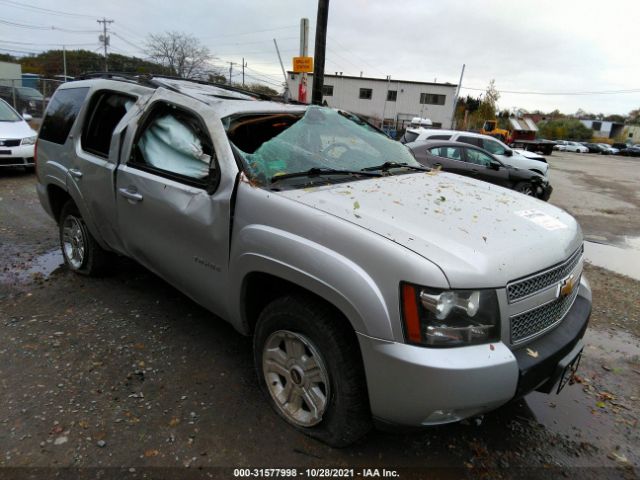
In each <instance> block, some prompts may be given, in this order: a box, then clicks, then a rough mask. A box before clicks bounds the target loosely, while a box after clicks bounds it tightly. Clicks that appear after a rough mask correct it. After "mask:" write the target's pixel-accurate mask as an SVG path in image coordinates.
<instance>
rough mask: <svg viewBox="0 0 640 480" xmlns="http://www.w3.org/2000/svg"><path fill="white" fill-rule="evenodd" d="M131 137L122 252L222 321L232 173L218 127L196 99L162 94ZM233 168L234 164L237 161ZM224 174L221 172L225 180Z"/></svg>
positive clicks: (123, 189) (121, 215)
mask: <svg viewBox="0 0 640 480" xmlns="http://www.w3.org/2000/svg"><path fill="white" fill-rule="evenodd" d="M137 125H139V126H138V128H137V130H136V131H135V132H134V133H133V136H132V137H130V138H129V141H130V142H131V143H130V144H129V145H130V146H129V148H128V152H129V157H128V159H127V161H126V163H120V164H119V166H118V169H117V173H116V192H115V195H116V208H117V214H118V227H119V232H120V235H121V238H122V241H123V243H124V246H125V249H126V252H127V254H128V255H129V256H131V257H133V258H135V259H136V260H137V261H138V262H140V263H141V264H143V265H144V266H146V267H147V268H148V269H150V270H151V271H153V272H155V273H157V274H158V275H159V276H161V277H162V278H164V279H165V280H167V281H168V282H169V283H171V284H172V285H173V286H175V287H176V288H178V289H179V290H181V291H182V292H184V293H185V294H187V295H188V296H190V297H191V298H192V299H194V300H195V301H196V302H198V303H200V304H201V305H203V306H205V307H206V308H207V309H209V310H211V311H213V312H215V313H217V314H218V315H221V316H226V296H227V294H226V288H227V287H226V284H227V278H228V259H229V235H230V208H231V205H230V201H231V195H232V191H233V188H234V179H235V176H236V174H237V167H235V168H236V171H235V172H230V171H227V172H221V165H223V166H225V168H227V169H228V170H230V169H231V165H230V163H229V162H227V163H221V162H219V161H218V152H221V151H223V153H224V155H227V157H226V158H228V154H229V153H230V147H229V145H228V141H227V137H226V134H225V132H224V129H223V126H222V122H221V121H220V119H219V118H218V117H217V116H215V115H214V114H213V113H212V112H211V109H210V107H208V106H206V105H205V104H204V103H201V102H199V101H197V100H195V99H190V98H188V97H186V96H184V95H180V94H177V93H173V92H170V91H167V90H165V89H159V91H158V92H157V93H156V94H154V96H153V97H152V98H151V99H150V101H149V104H148V106H147V108H146V110H145V112H144V114H143V115H142V116H141V117H140V118H139V120H138V121H137ZM234 166H235V164H234ZM222 173H226V175H223V174H222Z"/></svg>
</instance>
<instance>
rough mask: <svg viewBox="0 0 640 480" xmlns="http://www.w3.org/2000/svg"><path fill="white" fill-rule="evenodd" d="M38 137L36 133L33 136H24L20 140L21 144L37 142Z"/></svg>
mask: <svg viewBox="0 0 640 480" xmlns="http://www.w3.org/2000/svg"><path fill="white" fill-rule="evenodd" d="M37 139H38V137H37V136H36V135H34V136H33V137H24V138H23V139H22V141H21V142H20V145H33V144H35V143H36V140H37Z"/></svg>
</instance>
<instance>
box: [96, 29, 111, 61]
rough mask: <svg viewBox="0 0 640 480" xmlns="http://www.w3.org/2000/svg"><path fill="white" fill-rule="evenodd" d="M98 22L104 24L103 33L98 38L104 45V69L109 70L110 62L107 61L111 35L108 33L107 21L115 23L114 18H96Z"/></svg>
mask: <svg viewBox="0 0 640 480" xmlns="http://www.w3.org/2000/svg"><path fill="white" fill-rule="evenodd" d="M96 21H97V22H98V23H101V24H102V35H100V36H99V37H98V38H99V40H100V41H101V42H102V45H104V71H105V72H108V71H109V63H108V61H107V46H108V45H109V35H107V23H113V20H107V19H106V18H105V17H102V20H96Z"/></svg>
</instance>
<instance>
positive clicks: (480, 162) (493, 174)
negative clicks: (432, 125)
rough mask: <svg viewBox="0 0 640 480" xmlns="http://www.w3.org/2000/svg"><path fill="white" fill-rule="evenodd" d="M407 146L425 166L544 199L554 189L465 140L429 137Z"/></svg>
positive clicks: (536, 177)
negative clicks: (424, 140)
mask: <svg viewBox="0 0 640 480" xmlns="http://www.w3.org/2000/svg"><path fill="white" fill-rule="evenodd" d="M406 147H407V148H408V149H409V150H410V151H411V153H413V156H414V157H415V158H416V160H418V162H420V163H421V164H422V165H425V166H427V167H434V168H442V169H443V170H444V171H446V172H451V173H457V174H458V175H464V176H466V177H471V178H477V179H478V180H484V181H485V182H489V183H493V184H495V185H500V186H502V187H506V188H511V189H513V190H515V191H516V192H520V193H524V194H525V195H530V196H532V197H536V198H539V199H541V200H545V201H546V200H548V199H549V197H550V196H551V191H552V190H553V188H552V187H551V185H549V182H548V181H547V180H546V179H545V178H544V177H543V176H542V175H540V174H538V173H535V172H532V171H531V170H521V169H519V168H515V167H512V166H511V165H505V164H504V163H502V162H501V161H500V160H498V159H497V158H496V157H494V156H493V155H491V154H490V153H489V152H487V151H485V150H482V149H480V148H477V147H474V146H473V145H470V144H467V143H461V142H450V141H444V140H441V141H433V140H428V141H426V142H416V143H407V144H406Z"/></svg>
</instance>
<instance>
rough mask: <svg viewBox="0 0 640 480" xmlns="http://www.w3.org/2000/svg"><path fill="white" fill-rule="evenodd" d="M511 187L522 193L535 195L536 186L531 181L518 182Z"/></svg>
mask: <svg viewBox="0 0 640 480" xmlns="http://www.w3.org/2000/svg"><path fill="white" fill-rule="evenodd" d="M513 189H514V190H515V191H516V192H520V193H522V194H524V195H529V196H531V197H535V196H536V187H534V186H533V184H532V183H531V182H519V183H517V184H516V185H515V186H514V187H513Z"/></svg>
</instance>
